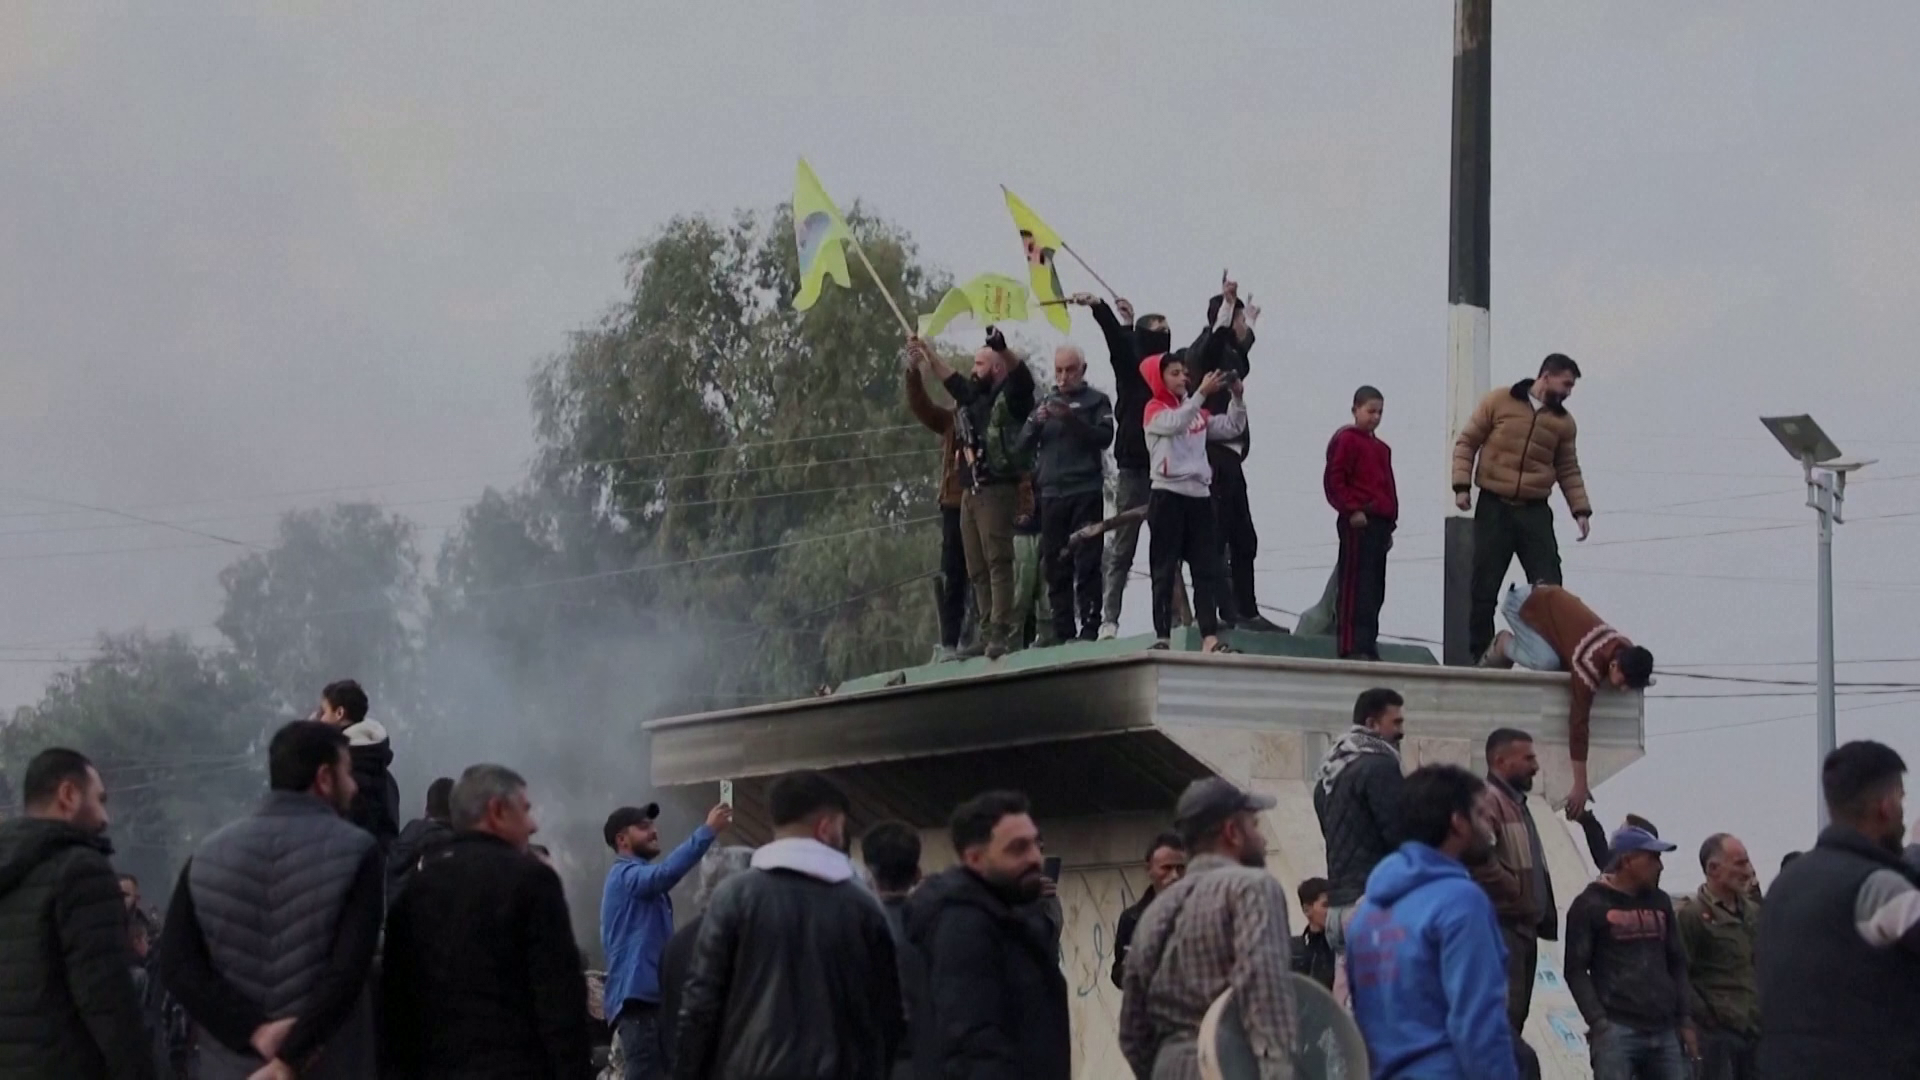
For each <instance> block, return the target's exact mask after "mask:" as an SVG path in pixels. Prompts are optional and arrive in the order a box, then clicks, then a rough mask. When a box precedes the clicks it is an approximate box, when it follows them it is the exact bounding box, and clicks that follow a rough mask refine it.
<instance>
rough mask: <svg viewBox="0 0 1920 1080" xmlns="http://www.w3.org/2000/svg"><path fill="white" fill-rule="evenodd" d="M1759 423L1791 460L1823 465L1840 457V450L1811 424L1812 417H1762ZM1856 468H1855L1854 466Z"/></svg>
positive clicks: (1802, 415)
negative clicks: (1778, 442)
mask: <svg viewBox="0 0 1920 1080" xmlns="http://www.w3.org/2000/svg"><path fill="white" fill-rule="evenodd" d="M1760 422H1761V423H1762V424H1765V425H1766V426H1767V430H1768V431H1771V432H1773V437H1774V438H1776V439H1778V440H1780V445H1781V446H1782V447H1783V448H1784V449H1785V450H1786V451H1787V453H1788V454H1791V455H1792V456H1793V460H1795V461H1800V462H1811V463H1812V464H1815V465H1824V464H1826V463H1827V462H1830V461H1832V460H1833V459H1835V458H1837V457H1839V456H1840V448H1839V447H1837V446H1835V445H1833V440H1832V439H1829V438H1827V433H1826V432H1824V431H1821V430H1820V425H1819V424H1816V423H1814V422H1813V417H1811V416H1808V415H1807V414H1805V413H1801V414H1800V415H1799V416H1763V417H1761V418H1760ZM1856 467H1857V466H1856Z"/></svg>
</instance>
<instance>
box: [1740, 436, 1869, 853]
mask: <svg viewBox="0 0 1920 1080" xmlns="http://www.w3.org/2000/svg"><path fill="white" fill-rule="evenodd" d="M1760 422H1761V423H1762V424H1765V425H1766V427H1767V430H1768V431H1770V432H1772V433H1773V437H1774V438H1776V439H1778V440H1780V445H1781V446H1782V447H1784V448H1785V449H1786V451H1787V453H1788V454H1790V455H1792V456H1793V458H1794V459H1795V460H1796V461H1798V462H1800V469H1801V472H1802V474H1803V475H1804V476H1805V477H1806V481H1807V505H1808V506H1809V507H1811V508H1812V509H1813V512H1814V514H1815V516H1816V517H1817V519H1818V525H1819V544H1818V573H1817V577H1818V586H1819V588H1818V595H1817V598H1816V600H1815V606H1816V608H1817V610H1816V612H1815V621H1816V622H1817V623H1818V629H1817V631H1816V633H1815V641H1816V648H1817V650H1818V652H1817V653H1816V657H1815V661H1816V663H1817V665H1818V667H1819V675H1818V677H1817V679H1818V682H1819V689H1818V690H1817V691H1816V692H1815V696H1816V699H1817V702H1818V704H1817V710H1818V712H1817V716H1818V720H1817V722H1816V725H1815V738H1816V741H1817V742H1818V744H1819V745H1818V748H1817V756H1816V758H1815V760H1814V790H1815V792H1816V795H1815V798H1814V802H1815V805H1816V806H1817V807H1818V820H1819V823H1820V827H1821V828H1823V829H1824V828H1826V825H1827V803H1826V799H1825V797H1824V796H1823V795H1820V794H1818V792H1819V790H1820V788H1819V777H1820V769H1821V768H1822V767H1823V766H1824V765H1825V764H1826V760H1827V755H1828V754H1831V753H1833V748H1834V746H1835V745H1836V741H1835V734H1834V700H1833V698H1834V695H1833V527H1834V526H1835V525H1843V524H1845V523H1846V517H1845V513H1844V510H1845V505H1846V496H1847V474H1848V473H1852V472H1858V471H1859V470H1861V469H1864V468H1866V467H1867V466H1869V465H1871V464H1873V462H1874V459H1872V458H1868V459H1865V460H1853V459H1848V458H1843V457H1841V456H1840V448H1839V447H1837V446H1835V445H1834V444H1833V440H1832V439H1829V438H1827V433H1826V432H1824V431H1821V430H1820V425H1819V424H1816V423H1814V421H1813V417H1811V416H1808V415H1806V414H1805V413H1802V414H1800V415H1798V416H1763V417H1761V418H1760Z"/></svg>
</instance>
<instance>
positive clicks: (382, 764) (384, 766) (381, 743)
mask: <svg viewBox="0 0 1920 1080" xmlns="http://www.w3.org/2000/svg"><path fill="white" fill-rule="evenodd" d="M367 705H368V702H367V692H366V691H365V690H362V689H361V688H360V684H359V683H357V682H354V681H353V680H352V679H342V680H340V681H339V682H332V683H328V684H327V685H326V688H325V689H323V690H321V691H320V709H319V711H318V712H317V713H316V714H315V717H314V718H315V719H316V720H319V721H321V722H322V723H327V724H331V725H333V726H334V727H337V728H340V729H341V730H342V731H344V732H345V733H346V736H347V755H348V757H350V758H351V759H352V761H353V782H354V785H355V789H356V790H355V793H354V796H353V805H352V807H351V808H350V809H349V810H348V811H347V820H348V821H351V822H353V823H354V824H355V825H358V826H360V827H361V828H362V829H365V830H366V831H367V832H369V833H372V834H373V839H374V842H375V843H377V844H379V845H380V852H381V855H382V857H385V856H387V855H388V854H390V853H391V852H392V851H393V844H394V841H395V840H397V839H399V837H400V785H399V784H397V783H395V782H394V779H393V743H392V741H391V740H389V739H388V738H387V729H386V728H385V727H384V726H382V725H381V723H380V721H378V720H369V719H368V718H367Z"/></svg>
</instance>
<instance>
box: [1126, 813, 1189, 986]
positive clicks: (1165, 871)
mask: <svg viewBox="0 0 1920 1080" xmlns="http://www.w3.org/2000/svg"><path fill="white" fill-rule="evenodd" d="M1186 873H1187V843H1186V841H1184V840H1182V839H1180V834H1179V833H1171V832H1165V833H1161V834H1160V835H1159V836H1156V837H1154V838H1153V846H1152V847H1150V848H1148V849H1147V891H1146V892H1143V893H1141V894H1140V899H1138V900H1135V901H1134V902H1133V903H1132V904H1130V905H1128V907H1127V910H1125V911H1122V912H1121V913H1120V921H1119V922H1117V923H1115V924H1113V985H1115V986H1120V985H1121V983H1122V980H1123V979H1124V978H1125V976H1126V973H1127V949H1128V948H1129V947H1131V946H1132V945H1133V931H1134V929H1135V928H1136V927H1138V926H1139V925H1140V916H1141V915H1142V914H1144V913H1145V912H1146V910H1147V905H1148V904H1151V903H1153V898H1154V897H1156V896H1159V895H1160V894H1161V893H1163V892H1166V891H1167V890H1168V889H1169V888H1171V887H1172V886H1173V883H1174V882H1176V881H1179V880H1180V879H1181V878H1182V877H1185V876H1186Z"/></svg>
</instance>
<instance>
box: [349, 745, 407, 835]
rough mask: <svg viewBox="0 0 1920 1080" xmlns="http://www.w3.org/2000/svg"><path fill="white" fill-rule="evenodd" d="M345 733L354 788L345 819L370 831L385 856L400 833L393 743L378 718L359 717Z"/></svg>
mask: <svg viewBox="0 0 1920 1080" xmlns="http://www.w3.org/2000/svg"><path fill="white" fill-rule="evenodd" d="M346 734H347V756H348V757H349V758H351V759H352V761H353V783H354V787H355V789H356V790H355V791H354V793H353V805H352V806H350V807H348V808H347V820H348V821H351V822H353V823H354V824H355V825H358V826H360V827H361V828H363V829H365V830H367V831H368V832H370V833H372V834H373V839H374V842H375V843H377V844H379V845H380V854H381V856H382V857H385V856H386V855H387V854H388V853H389V852H391V851H392V850H393V843H394V841H395V840H396V839H398V838H399V836H400V785H399V784H398V783H395V782H394V779H393V743H392V741H391V740H389V739H388V738H387V729H386V728H385V727H383V726H381V724H380V721H378V720H362V721H360V722H359V723H357V724H353V725H351V726H349V727H348V728H347V729H346Z"/></svg>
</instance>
